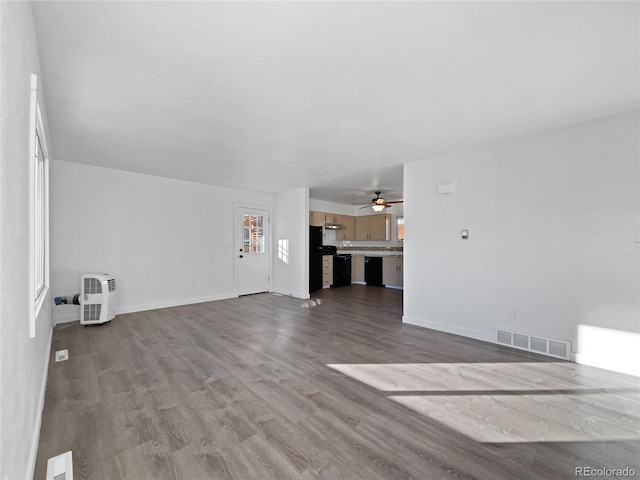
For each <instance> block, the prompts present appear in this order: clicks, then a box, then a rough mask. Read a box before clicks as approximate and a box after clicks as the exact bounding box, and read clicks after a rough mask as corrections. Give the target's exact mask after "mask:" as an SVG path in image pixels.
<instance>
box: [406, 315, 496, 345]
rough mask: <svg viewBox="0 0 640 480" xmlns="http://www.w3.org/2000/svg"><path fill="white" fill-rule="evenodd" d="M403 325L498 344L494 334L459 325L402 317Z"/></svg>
mask: <svg viewBox="0 0 640 480" xmlns="http://www.w3.org/2000/svg"><path fill="white" fill-rule="evenodd" d="M402 323H408V324H409V325H416V326H418V327H424V328H430V329H432V330H437V331H439V332H445V333H452V334H454V335H460V336H462V337H469V338H473V339H476V340H482V341H483V342H489V343H496V339H495V338H494V336H493V334H489V333H486V332H480V331H478V330H472V329H470V328H464V327H458V326H457V325H449V324H447V323H440V322H432V321H429V320H425V319H423V318H417V317H409V316H407V315H403V316H402Z"/></svg>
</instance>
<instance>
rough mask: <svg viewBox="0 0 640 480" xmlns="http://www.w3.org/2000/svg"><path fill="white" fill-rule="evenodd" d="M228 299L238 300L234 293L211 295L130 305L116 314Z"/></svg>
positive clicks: (118, 310) (119, 309)
mask: <svg viewBox="0 0 640 480" xmlns="http://www.w3.org/2000/svg"><path fill="white" fill-rule="evenodd" d="M229 298H238V295H237V294H235V293H226V294H222V295H211V296H208V297H196V298H185V299H181V300H169V301H166V302H158V303H148V304H145V305H132V306H126V307H121V308H118V309H117V314H118V315H121V314H124V313H135V312H145V311H147V310H157V309H159V308H170V307H181V306H183V305H192V304H194V303H205V302H215V301H216V300H227V299H229Z"/></svg>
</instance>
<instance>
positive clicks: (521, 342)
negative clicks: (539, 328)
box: [496, 328, 571, 360]
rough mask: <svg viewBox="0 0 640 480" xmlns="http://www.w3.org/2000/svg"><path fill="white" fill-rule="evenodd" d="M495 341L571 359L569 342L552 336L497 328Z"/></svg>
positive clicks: (529, 350) (520, 348)
mask: <svg viewBox="0 0 640 480" xmlns="http://www.w3.org/2000/svg"><path fill="white" fill-rule="evenodd" d="M496 340H497V342H496V343H499V344H500V345H507V346H509V347H513V348H517V349H519V350H526V351H528V352H534V353H540V354H542V355H548V356H550V357H556V358H562V359H563V360H570V359H571V342H568V341H566V340H558V339H554V338H547V337H541V336H539V335H530V334H528V333H522V332H513V331H511V330H506V329H503V328H498V329H497V335H496Z"/></svg>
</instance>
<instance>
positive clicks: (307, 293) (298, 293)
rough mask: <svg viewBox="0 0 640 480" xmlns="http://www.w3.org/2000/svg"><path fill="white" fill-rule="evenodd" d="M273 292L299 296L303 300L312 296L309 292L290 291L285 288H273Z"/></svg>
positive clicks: (286, 295)
mask: <svg viewBox="0 0 640 480" xmlns="http://www.w3.org/2000/svg"><path fill="white" fill-rule="evenodd" d="M271 293H277V294H280V295H284V296H285V297H294V298H299V299H301V300H307V299H309V298H311V295H309V292H288V291H284V290H272V291H271Z"/></svg>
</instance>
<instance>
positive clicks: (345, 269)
mask: <svg viewBox="0 0 640 480" xmlns="http://www.w3.org/2000/svg"><path fill="white" fill-rule="evenodd" d="M348 285H351V255H349V254H346V253H345V254H340V255H334V256H333V285H331V286H332V287H346V286H348Z"/></svg>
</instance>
